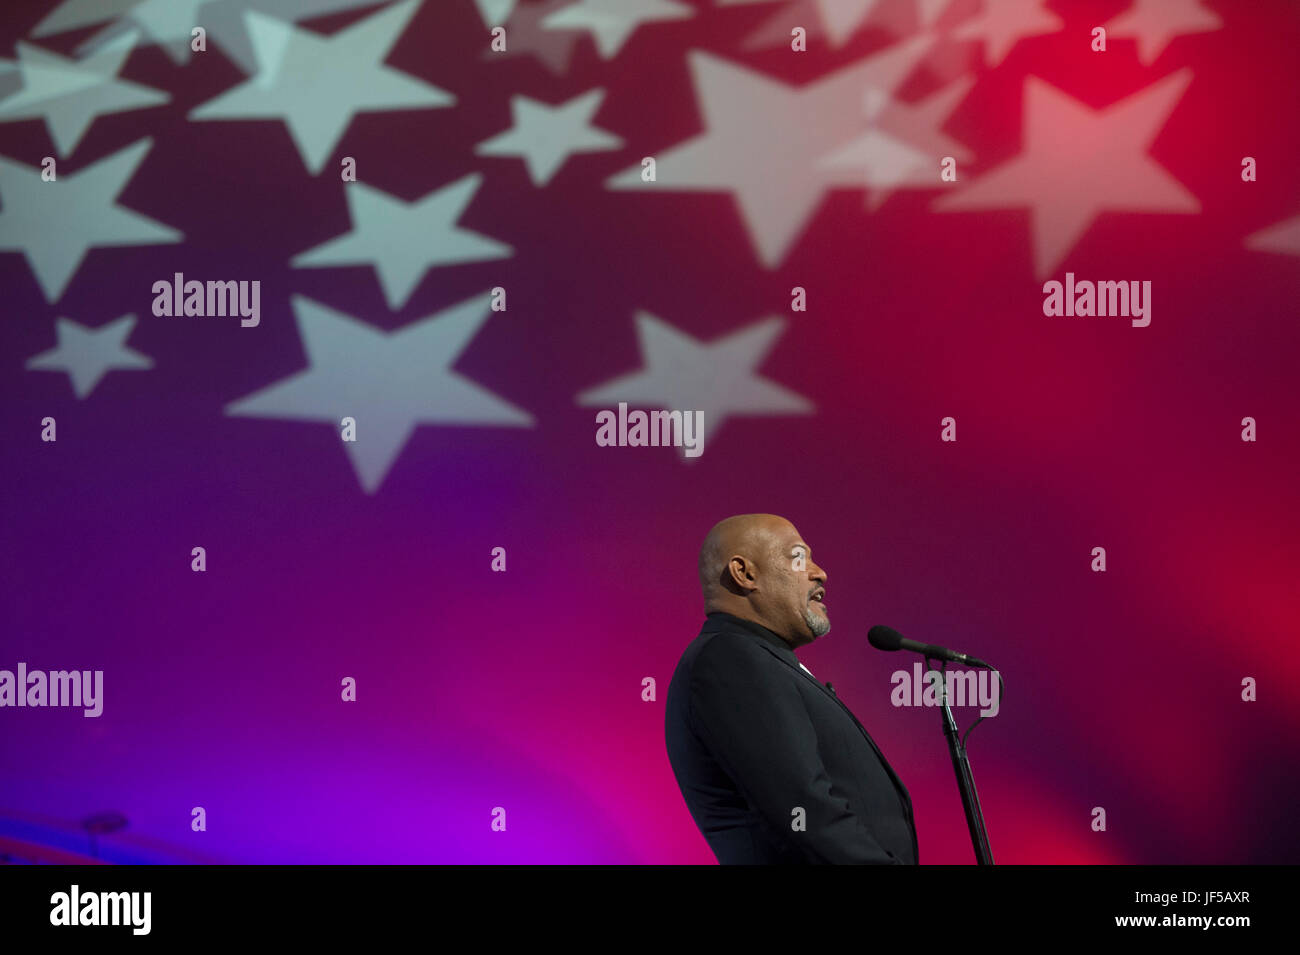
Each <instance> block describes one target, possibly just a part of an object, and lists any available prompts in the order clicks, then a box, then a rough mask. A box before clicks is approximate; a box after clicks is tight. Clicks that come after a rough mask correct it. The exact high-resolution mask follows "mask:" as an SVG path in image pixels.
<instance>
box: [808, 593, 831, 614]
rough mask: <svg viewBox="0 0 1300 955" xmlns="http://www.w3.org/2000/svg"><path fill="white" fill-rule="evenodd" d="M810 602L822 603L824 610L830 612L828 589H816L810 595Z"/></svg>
mask: <svg viewBox="0 0 1300 955" xmlns="http://www.w3.org/2000/svg"><path fill="white" fill-rule="evenodd" d="M808 602H809V603H815V604H818V605H820V606H821V608H822V611H823V612H827V613H828V612H829V611H827V610H826V591H824V590H814V591H813V592H812V594H811V595H810V596H809V598H808Z"/></svg>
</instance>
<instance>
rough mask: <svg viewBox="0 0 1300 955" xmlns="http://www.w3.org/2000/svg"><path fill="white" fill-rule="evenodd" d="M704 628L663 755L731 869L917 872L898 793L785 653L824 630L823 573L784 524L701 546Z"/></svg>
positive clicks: (680, 678)
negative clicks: (877, 867)
mask: <svg viewBox="0 0 1300 955" xmlns="http://www.w3.org/2000/svg"><path fill="white" fill-rule="evenodd" d="M699 571H700V586H701V587H702V588H703V590H704V612H705V623H704V627H703V629H701V631H700V635H699V636H698V637H696V638H695V640H694V641H692V642H691V644H690V646H689V647H687V648H686V652H685V653H683V654H682V658H681V661H680V662H679V663H678V664H677V670H676V672H674V674H673V679H672V683H671V684H670V685H669V687H668V700H667V704H666V707H665V718H664V732H665V737H666V740H667V746H668V759H669V762H671V763H672V767H673V773H674V775H676V777H677V784H678V786H680V787H681V791H682V796H683V797H684V798H685V800H686V805H687V807H688V808H689V809H690V811H691V815H692V816H693V817H694V819H695V824H696V825H697V826H699V828H700V832H701V833H703V835H704V838H705V839H706V840H707V841H708V843H709V847H710V848H711V849H712V850H713V854H714V855H716V856H717V857H718V861H719V862H720V863H722V864H724V865H726V864H763V863H867V864H881V865H902V864H915V863H916V862H917V847H916V828H915V826H914V824H913V822H912V800H911V798H910V797H909V796H908V794H907V789H906V788H905V787H904V786H903V783H902V782H901V781H900V780H899V778H898V777H897V776H896V775H895V774H894V771H893V769H891V768H890V766H889V763H887V762H886V761H885V757H884V755H883V754H882V753H881V752H880V749H879V748H878V747H877V746H876V744H875V743H874V742H873V741H872V739H871V737H870V736H868V735H867V731H866V730H865V729H863V727H862V724H861V723H859V722H858V721H857V718H856V717H854V715H853V714H852V713H850V712H849V709H848V707H846V706H845V705H844V704H843V703H841V702H840V701H839V700H838V699H837V698H836V697H835V691H834V690H832V689H831V687H830V684H826V685H823V684H821V683H819V682H818V681H817V679H816V678H815V677H814V676H813V675H812V673H811V671H809V670H808V669H807V668H806V667H804V666H803V664H801V663H800V662H799V659H798V657H796V656H795V654H794V648H795V647H801V646H806V645H807V644H809V643H812V642H813V641H814V640H816V639H817V638H818V637H821V636H824V635H825V634H827V633H828V632H829V631H830V629H831V623H830V616H829V615H828V613H827V610H826V604H825V602H824V600H823V598H824V596H825V592H826V573H825V572H824V571H823V570H822V569H821V568H820V567H818V566H817V564H815V563H814V562H813V559H812V549H811V548H810V547H809V546H808V545H807V544H806V543H805V542H804V540H803V539H802V538H801V537H800V536H799V532H798V531H797V530H796V529H795V527H794V525H793V524H791V523H790V522H789V521H787V520H786V519H785V518H783V517H777V516H776V515H774V514H742V515H738V516H736V517H729V518H727V519H726V520H725V521H722V522H721V523H719V524H718V525H717V526H715V527H714V528H713V529H712V530H711V531H709V535H708V537H707V538H705V541H704V544H703V546H702V547H701V548H700V560H699Z"/></svg>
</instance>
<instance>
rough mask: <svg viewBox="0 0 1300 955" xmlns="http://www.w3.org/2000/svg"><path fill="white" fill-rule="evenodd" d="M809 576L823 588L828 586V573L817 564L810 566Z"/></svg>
mask: <svg viewBox="0 0 1300 955" xmlns="http://www.w3.org/2000/svg"><path fill="white" fill-rule="evenodd" d="M808 576H809V578H811V579H812V580H815V581H817V582H819V583H820V584H821V585H822V586H823V587H825V586H826V571H824V570H822V569H821V568H820V567H818V566H817V565H816V564H810V565H809V567H808Z"/></svg>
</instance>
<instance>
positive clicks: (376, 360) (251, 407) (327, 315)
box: [226, 293, 533, 494]
mask: <svg viewBox="0 0 1300 955" xmlns="http://www.w3.org/2000/svg"><path fill="white" fill-rule="evenodd" d="M293 308H294V314H295V315H296V317H297V321H298V331H299V334H301V335H302V340H303V347H304V348H305V350H306V352H307V358H308V361H309V362H310V367H309V368H307V369H306V370H305V371H301V372H299V373H297V374H295V375H291V376H289V377H288V378H285V379H283V380H281V381H279V382H276V383H274V384H272V385H268V386H267V387H266V388H263V389H261V390H260V391H257V392H254V393H253V394H251V395H249V396H247V397H245V398H241V399H239V400H238V401H234V402H232V403H230V404H229V405H227V406H226V414H228V415H237V416H244V417H252V418H283V419H288V420H293V421H322V422H325V423H327V424H328V425H330V426H331V427H333V428H338V427H339V426H340V421H341V420H342V419H343V418H344V417H352V418H355V419H356V437H357V440H356V441H344V442H343V446H344V448H345V449H346V450H347V453H348V457H349V458H351V459H352V466H353V468H354V469H355V470H356V473H357V477H358V479H359V480H360V481H361V486H362V487H363V488H364V489H365V491H366V493H368V494H373V493H374V492H375V491H376V490H377V489H378V488H379V486H380V485H381V484H382V483H383V481H384V478H385V477H386V476H387V474H388V472H389V469H390V468H391V467H392V465H393V462H394V461H396V460H397V456H398V455H399V454H400V453H401V451H402V448H403V447H404V446H405V445H406V441H407V439H408V438H409V437H410V436H411V434H412V433H413V432H414V431H415V429H416V427H418V426H419V425H421V424H444V425H477V426H488V425H507V426H515V427H531V426H532V424H533V418H532V416H531V415H529V414H528V413H527V412H524V411H521V410H520V409H518V408H516V407H515V406H514V405H511V404H510V403H508V402H506V401H503V400H502V399H501V398H498V397H497V396H496V395H494V394H493V393H492V392H490V391H488V390H487V389H485V388H483V387H481V386H480V385H478V384H475V383H474V382H473V381H471V380H469V379H468V378H466V377H464V376H463V375H461V374H459V373H458V372H456V371H453V370H452V367H451V366H452V365H453V364H454V363H455V362H456V360H457V359H458V358H459V357H460V355H461V353H462V352H463V351H464V350H465V348H466V347H467V346H468V345H469V342H470V339H472V338H473V337H474V336H475V335H476V334H477V333H478V330H479V329H480V328H481V327H482V326H483V323H484V322H485V321H486V320H487V318H488V316H489V315H490V313H491V308H490V294H489V293H483V294H481V295H478V296H476V297H474V298H472V299H468V300H466V301H464V302H461V303H460V304H458V305H453V306H452V307H451V308H448V309H445V310H443V311H441V312H438V313H437V314H435V315H431V316H429V317H428V318H424V319H421V320H419V321H417V322H413V323H411V324H409V325H405V326H403V327H402V328H399V329H396V330H395V331H392V332H384V331H382V330H380V329H377V328H373V327H371V326H370V325H367V324H365V323H364V322H360V321H357V320H356V319H355V318H353V317H351V316H349V315H344V314H343V313H341V312H336V311H334V310H333V309H331V308H327V307H326V306H324V305H321V304H320V303H318V302H313V301H312V300H310V299H307V298H303V297H302V296H294V299H293ZM336 433H337V432H336Z"/></svg>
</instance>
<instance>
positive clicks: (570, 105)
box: [474, 89, 623, 186]
mask: <svg viewBox="0 0 1300 955" xmlns="http://www.w3.org/2000/svg"><path fill="white" fill-rule="evenodd" d="M604 98H605V91H604V90H603V89H594V90H589V91H588V92H586V93H583V94H582V95H581V96H575V97H574V98H573V99H571V100H569V101H568V102H567V103H561V104H560V105H559V106H551V105H549V104H547V103H541V102H538V101H537V100H535V99H529V98H528V97H527V96H515V97H513V98H512V99H511V100H510V111H511V113H512V115H513V116H514V125H513V126H512V127H511V128H510V129H508V130H506V131H505V132H504V133H501V134H499V135H497V136H493V137H492V138H491V139H487V140H484V141H483V142H481V143H479V144H478V146H477V148H475V150H474V154H475V155H477V156H520V157H522V158H523V160H524V164H525V165H527V167H528V174H529V176H531V177H532V180H533V185H535V186H544V185H546V183H548V182H550V181H551V177H552V176H554V175H555V172H556V170H558V169H559V168H560V167H561V166H563V165H564V163H565V162H566V161H567V160H568V158H569V157H570V156H571V155H573V154H574V153H593V152H607V151H609V150H612V149H619V148H620V147H622V145H623V140H621V139H620V138H619V137H617V136H615V135H613V134H612V133H607V132H606V131H605V130H603V129H600V128H597V127H594V126H591V125H590V122H591V118H592V117H593V116H595V115H596V112H597V110H599V109H600V104H601V101H602V100H603V99H604Z"/></svg>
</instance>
